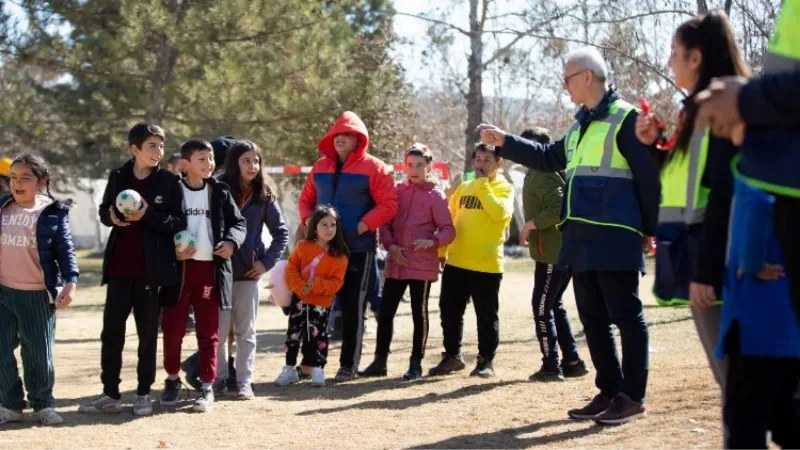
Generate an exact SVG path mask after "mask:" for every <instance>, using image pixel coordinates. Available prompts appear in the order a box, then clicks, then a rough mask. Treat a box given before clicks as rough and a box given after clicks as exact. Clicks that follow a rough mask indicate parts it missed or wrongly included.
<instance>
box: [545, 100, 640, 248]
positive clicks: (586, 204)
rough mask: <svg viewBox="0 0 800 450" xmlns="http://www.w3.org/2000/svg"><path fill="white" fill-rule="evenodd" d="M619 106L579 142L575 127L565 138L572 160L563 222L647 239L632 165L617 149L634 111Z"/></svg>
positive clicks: (617, 103) (619, 103) (626, 105)
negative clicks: (632, 233) (628, 117)
mask: <svg viewBox="0 0 800 450" xmlns="http://www.w3.org/2000/svg"><path fill="white" fill-rule="evenodd" d="M635 109H636V108H634V107H633V106H632V105H631V104H630V103H627V102H625V101H623V100H615V101H614V102H612V103H611V104H610V105H609V113H608V115H607V116H606V117H605V118H603V119H600V120H593V121H592V122H591V123H590V124H589V126H588V128H587V129H586V131H585V133H584V134H583V136H582V137H581V136H580V129H581V126H580V124H579V123H578V122H577V121H576V122H575V123H573V124H572V126H571V127H570V128H569V130H568V131H567V134H566V136H565V137H564V147H565V152H566V157H567V168H566V174H567V186H568V190H567V199H566V201H565V204H566V211H565V213H564V220H563V221H562V222H561V224H560V226H563V225H564V224H565V223H566V222H567V221H570V220H573V221H577V222H584V223H588V224H592V225H599V226H609V227H619V228H623V229H626V230H630V231H632V232H634V233H637V234H639V235H641V234H642V214H641V208H640V206H639V201H638V198H637V196H636V187H635V185H634V181H633V174H632V172H631V170H630V167H629V166H628V161H627V160H626V159H625V157H624V156H622V153H620V151H619V147H618V146H617V134H618V133H619V130H620V129H621V128H622V123H623V122H624V121H625V118H626V117H627V116H628V114H630V112H631V111H634V110H635Z"/></svg>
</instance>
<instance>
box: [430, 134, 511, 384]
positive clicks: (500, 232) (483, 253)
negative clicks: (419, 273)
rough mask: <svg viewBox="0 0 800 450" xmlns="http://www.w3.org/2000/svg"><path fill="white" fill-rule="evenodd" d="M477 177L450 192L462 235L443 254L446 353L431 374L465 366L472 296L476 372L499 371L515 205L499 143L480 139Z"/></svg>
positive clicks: (474, 160)
mask: <svg viewBox="0 0 800 450" xmlns="http://www.w3.org/2000/svg"><path fill="white" fill-rule="evenodd" d="M472 165H473V168H474V169H475V179H473V180H469V181H464V182H463V183H461V184H460V185H459V186H458V189H456V192H455V193H454V194H453V195H452V197H450V215H451V216H452V217H453V225H454V226H455V228H456V238H455V240H454V241H453V242H452V243H451V244H450V246H449V247H447V248H446V249H442V252H441V254H440V256H443V257H446V258H447V259H446V261H447V262H446V264H445V267H444V272H443V274H442V291H441V295H440V297H439V310H440V311H441V313H440V314H441V321H442V331H443V333H444V349H445V351H444V353H443V354H442V361H441V362H440V363H439V365H437V366H436V367H434V368H432V369H431V370H430V372H429V375H432V376H436V375H447V374H449V373H452V372H457V371H459V370H463V369H464V368H465V367H466V365H465V364H464V359H463V358H462V356H461V338H462V335H463V332H464V311H465V310H466V307H467V302H468V301H469V299H470V297H471V298H472V303H473V304H474V305H475V315H476V316H477V319H478V364H477V365H476V366H475V370H473V371H472V373H470V376H478V377H482V378H489V377H493V376H494V366H493V364H492V360H493V359H494V355H495V351H496V350H497V345H498V343H499V342H500V320H499V318H498V314H497V313H498V296H499V294H500V281H501V280H502V279H503V243H504V242H505V230H506V227H508V224H509V223H510V222H511V214H512V213H513V211H514V188H513V186H512V185H511V184H510V183H509V182H508V181H506V180H505V179H504V178H503V177H501V176H498V175H497V172H498V170H499V169H500V168H501V167H502V166H503V159H502V158H500V157H498V156H497V154H496V153H495V149H494V147H492V146H490V145H486V144H477V145H476V146H475V151H474V152H473V154H472Z"/></svg>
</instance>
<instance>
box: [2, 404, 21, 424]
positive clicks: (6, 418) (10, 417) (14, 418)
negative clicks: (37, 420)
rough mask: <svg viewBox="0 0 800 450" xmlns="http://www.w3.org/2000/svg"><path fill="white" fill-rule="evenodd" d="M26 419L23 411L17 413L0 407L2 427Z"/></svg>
mask: <svg viewBox="0 0 800 450" xmlns="http://www.w3.org/2000/svg"><path fill="white" fill-rule="evenodd" d="M24 418H25V416H23V415H22V411H15V410H13V409H8V408H3V407H2V406H0V425H2V424H4V423H11V422H22V419H24Z"/></svg>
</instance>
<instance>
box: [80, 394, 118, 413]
mask: <svg viewBox="0 0 800 450" xmlns="http://www.w3.org/2000/svg"><path fill="white" fill-rule="evenodd" d="M121 411H122V401H121V400H116V399H113V398H111V397H109V396H107V395H106V394H103V395H101V396H100V397H99V398H96V399H94V400H92V401H91V402H89V403H84V404H83V405H81V406H80V407H79V408H78V412H82V413H85V414H98V413H118V412H121Z"/></svg>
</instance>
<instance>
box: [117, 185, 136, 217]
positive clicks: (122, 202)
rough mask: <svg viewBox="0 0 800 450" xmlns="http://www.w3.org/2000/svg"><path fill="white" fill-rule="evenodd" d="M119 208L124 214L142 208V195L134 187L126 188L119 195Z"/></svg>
mask: <svg viewBox="0 0 800 450" xmlns="http://www.w3.org/2000/svg"><path fill="white" fill-rule="evenodd" d="M116 203H117V209H118V210H119V212H121V213H123V214H130V213H134V212H136V211H139V210H140V209H142V196H141V195H139V193H138V192H136V191H134V190H133V189H125V190H124V191H122V192H120V193H119V194H118V195H117V202H116Z"/></svg>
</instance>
